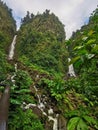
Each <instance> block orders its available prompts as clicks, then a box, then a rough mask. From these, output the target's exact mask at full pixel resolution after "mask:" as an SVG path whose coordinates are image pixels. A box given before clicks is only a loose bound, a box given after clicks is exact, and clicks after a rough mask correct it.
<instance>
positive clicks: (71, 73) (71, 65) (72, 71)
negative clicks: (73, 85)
mask: <svg viewBox="0 0 98 130" xmlns="http://www.w3.org/2000/svg"><path fill="white" fill-rule="evenodd" d="M70 61H71V59H70V58H68V62H70ZM68 69H69V70H68V74H69V76H70V77H76V74H75V71H74V67H73V64H70V65H69V67H68Z"/></svg>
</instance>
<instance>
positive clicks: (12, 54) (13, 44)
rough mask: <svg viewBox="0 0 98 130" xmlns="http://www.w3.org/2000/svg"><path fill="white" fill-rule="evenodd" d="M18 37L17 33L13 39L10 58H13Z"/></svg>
mask: <svg viewBox="0 0 98 130" xmlns="http://www.w3.org/2000/svg"><path fill="white" fill-rule="evenodd" d="M16 38H17V35H15V36H14V38H13V41H12V43H11V47H10V51H9V55H8V59H9V60H13V56H14V50H15V44H16Z"/></svg>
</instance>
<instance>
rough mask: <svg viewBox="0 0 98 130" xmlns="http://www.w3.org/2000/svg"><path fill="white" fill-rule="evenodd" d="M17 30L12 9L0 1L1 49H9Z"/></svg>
mask: <svg viewBox="0 0 98 130" xmlns="http://www.w3.org/2000/svg"><path fill="white" fill-rule="evenodd" d="M15 31H16V24H15V20H14V18H13V17H12V10H11V9H9V8H8V7H7V6H6V4H5V3H3V2H2V1H0V50H4V51H5V50H6V51H7V50H8V46H9V45H10V43H11V41H12V38H13V36H14V34H15ZM6 53H7V52H6Z"/></svg>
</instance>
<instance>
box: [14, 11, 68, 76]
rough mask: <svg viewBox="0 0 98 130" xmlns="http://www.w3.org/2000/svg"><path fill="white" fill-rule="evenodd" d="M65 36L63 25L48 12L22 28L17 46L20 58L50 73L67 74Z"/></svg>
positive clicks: (37, 16) (35, 17)
mask: <svg viewBox="0 0 98 130" xmlns="http://www.w3.org/2000/svg"><path fill="white" fill-rule="evenodd" d="M64 35H65V33H64V27H63V25H62V23H61V22H60V21H59V19H58V18H57V17H56V16H55V15H54V14H49V11H47V10H46V12H44V13H43V14H39V15H36V16H34V18H33V19H32V18H31V20H30V21H29V23H28V22H27V23H25V24H23V25H22V26H21V29H20V31H19V32H18V37H17V38H18V39H17V41H18V42H17V45H16V51H17V52H18V53H17V54H18V57H19V58H20V57H23V56H25V57H26V58H27V59H28V60H29V62H30V63H32V64H34V65H37V66H39V67H40V68H42V69H44V70H46V71H48V72H51V73H52V72H53V71H54V72H63V73H65V72H66V71H67V66H66V64H67V50H66V46H65V43H64V40H65V36H64ZM65 66H66V67H65Z"/></svg>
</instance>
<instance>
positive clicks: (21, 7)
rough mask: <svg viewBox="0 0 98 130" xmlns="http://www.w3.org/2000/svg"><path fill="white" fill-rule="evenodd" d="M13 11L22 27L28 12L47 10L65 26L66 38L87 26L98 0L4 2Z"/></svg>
mask: <svg viewBox="0 0 98 130" xmlns="http://www.w3.org/2000/svg"><path fill="white" fill-rule="evenodd" d="M2 1H4V2H6V4H7V5H8V6H9V8H11V9H12V10H13V16H14V18H15V20H16V22H17V27H18V28H19V26H20V21H21V18H23V17H24V16H25V15H26V13H27V11H29V12H30V13H33V14H35V15H36V14H37V13H38V12H39V13H43V12H44V11H45V10H46V9H49V10H50V12H53V13H54V14H55V15H56V16H58V18H59V19H60V21H61V22H62V23H63V24H64V25H65V32H66V38H67V39H68V38H70V36H71V35H72V32H73V31H74V32H75V31H76V30H77V29H80V28H81V26H82V25H84V24H87V23H88V21H89V16H90V14H91V13H92V12H93V11H94V10H95V9H96V8H97V5H98V0H2Z"/></svg>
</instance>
